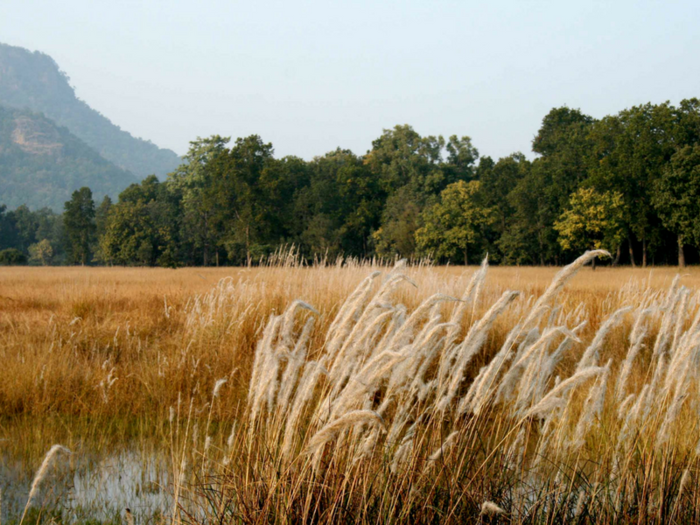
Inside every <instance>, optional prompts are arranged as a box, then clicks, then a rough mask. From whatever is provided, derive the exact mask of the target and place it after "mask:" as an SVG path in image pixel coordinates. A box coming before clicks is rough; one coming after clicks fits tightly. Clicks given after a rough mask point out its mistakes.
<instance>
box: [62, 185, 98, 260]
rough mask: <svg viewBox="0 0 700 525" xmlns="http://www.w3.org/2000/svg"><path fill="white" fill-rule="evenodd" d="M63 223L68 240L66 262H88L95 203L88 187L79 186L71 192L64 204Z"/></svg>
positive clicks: (92, 235)
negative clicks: (69, 197)
mask: <svg viewBox="0 0 700 525" xmlns="http://www.w3.org/2000/svg"><path fill="white" fill-rule="evenodd" d="M63 224H64V228H65V232H66V237H67V240H68V244H67V250H66V251H67V253H68V262H69V263H70V264H83V265H85V264H87V263H88V262H90V254H91V244H92V240H93V237H94V235H95V203H94V201H93V200H92V191H90V188H80V189H79V190H76V191H74V192H73V195H72V197H71V199H70V200H69V201H68V202H66V204H65V211H64V212H63Z"/></svg>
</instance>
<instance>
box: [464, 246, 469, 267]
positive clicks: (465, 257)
mask: <svg viewBox="0 0 700 525" xmlns="http://www.w3.org/2000/svg"><path fill="white" fill-rule="evenodd" d="M464 266H469V256H468V255H467V247H466V246H465V247H464Z"/></svg>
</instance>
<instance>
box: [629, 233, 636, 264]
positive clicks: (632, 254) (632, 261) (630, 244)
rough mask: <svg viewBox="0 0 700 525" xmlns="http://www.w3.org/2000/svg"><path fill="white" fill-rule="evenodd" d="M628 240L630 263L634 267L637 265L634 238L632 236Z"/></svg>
mask: <svg viewBox="0 0 700 525" xmlns="http://www.w3.org/2000/svg"><path fill="white" fill-rule="evenodd" d="M627 242H628V243H629V246H630V264H631V265H632V268H636V267H637V265H636V264H635V262H634V250H633V249H632V238H631V237H630V238H629V239H627Z"/></svg>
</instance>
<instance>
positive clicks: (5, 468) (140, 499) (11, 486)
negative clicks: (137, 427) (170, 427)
mask: <svg viewBox="0 0 700 525" xmlns="http://www.w3.org/2000/svg"><path fill="white" fill-rule="evenodd" d="M167 467H168V464H167V462H166V461H165V458H164V457H163V456H158V455H156V454H148V455H146V454H144V453H143V452H141V451H136V450H133V449H124V450H121V451H118V452H113V453H111V454H109V455H106V456H102V457H100V456H97V455H95V454H90V453H74V454H72V455H71V456H66V455H65V454H59V455H58V456H56V457H55V458H54V463H53V464H52V466H51V468H50V469H49V472H48V474H47V476H46V478H45V479H44V480H43V481H42V483H41V485H40V491H39V494H38V496H37V497H36V498H35V499H34V502H33V506H34V507H37V508H42V507H43V508H51V509H54V508H55V509H59V510H61V511H63V513H64V517H66V518H68V519H69V520H70V521H78V520H81V519H86V518H92V519H98V520H104V521H107V520H113V519H114V518H115V517H117V516H121V517H122V518H123V517H124V509H126V508H127V507H128V508H130V509H131V512H132V513H133V514H134V516H135V518H136V523H139V522H144V521H145V520H146V519H148V518H150V517H152V516H154V515H157V514H167V513H169V512H170V511H171V509H172V507H171V497H170V495H169V492H168V486H169V481H170V478H169V475H168V468H167ZM37 468H38V467H37ZM33 477H34V472H28V470H27V467H26V465H25V464H23V462H21V461H18V460H17V459H13V458H10V457H7V456H0V488H1V489H2V496H3V497H2V509H1V510H2V512H1V513H0V516H1V517H2V519H3V520H7V519H8V518H13V517H14V518H17V517H19V516H20V515H21V513H22V510H23V509H24V505H25V503H26V501H27V495H28V494H29V489H30V486H31V483H32V480H33Z"/></svg>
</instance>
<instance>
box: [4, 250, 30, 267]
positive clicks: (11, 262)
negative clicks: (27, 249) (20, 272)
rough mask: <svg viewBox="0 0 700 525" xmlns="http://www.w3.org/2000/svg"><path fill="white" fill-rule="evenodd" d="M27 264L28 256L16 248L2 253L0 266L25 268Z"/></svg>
mask: <svg viewBox="0 0 700 525" xmlns="http://www.w3.org/2000/svg"><path fill="white" fill-rule="evenodd" d="M25 264H27V256H26V255H24V254H23V253H22V252H21V251H19V250H17V249H15V248H7V249H6V250H2V251H0V266H23V265H25Z"/></svg>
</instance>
